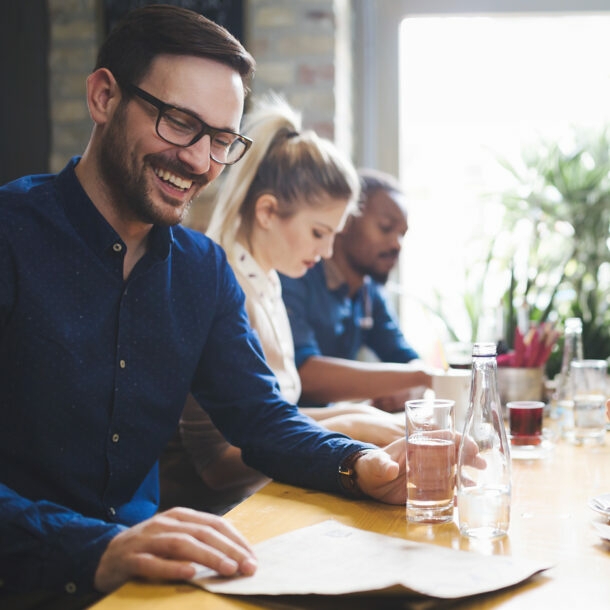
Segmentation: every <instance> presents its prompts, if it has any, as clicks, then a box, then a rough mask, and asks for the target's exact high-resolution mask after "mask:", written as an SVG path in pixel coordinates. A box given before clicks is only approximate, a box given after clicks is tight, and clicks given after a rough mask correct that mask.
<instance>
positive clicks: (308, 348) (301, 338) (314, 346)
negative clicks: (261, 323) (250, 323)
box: [281, 276, 322, 369]
mask: <svg viewBox="0 0 610 610" xmlns="http://www.w3.org/2000/svg"><path fill="white" fill-rule="evenodd" d="M281 279H282V299H283V301H284V305H285V306H286V312H287V313H288V320H289V321H290V328H291V330H292V340H293V342H294V361H295V364H296V367H297V369H298V368H299V367H300V366H301V365H302V364H303V363H304V362H305V360H307V358H310V357H311V356H321V355H322V350H321V349H320V346H319V344H318V341H317V340H316V333H315V330H314V328H313V326H312V325H311V324H310V323H309V321H308V317H307V303H308V300H309V299H308V290H307V284H306V283H305V281H304V280H303V279H293V278H289V277H287V276H281Z"/></svg>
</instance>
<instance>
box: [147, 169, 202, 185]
mask: <svg viewBox="0 0 610 610" xmlns="http://www.w3.org/2000/svg"><path fill="white" fill-rule="evenodd" d="M154 172H155V174H157V176H159V178H161V179H162V180H165V181H166V182H170V183H171V184H173V185H174V186H176V187H178V188H179V189H184V190H187V189H190V188H191V185H192V184H193V181H192V180H185V179H184V178H180V177H179V176H175V175H174V174H171V173H170V172H168V171H167V170H162V169H155V170H154Z"/></svg>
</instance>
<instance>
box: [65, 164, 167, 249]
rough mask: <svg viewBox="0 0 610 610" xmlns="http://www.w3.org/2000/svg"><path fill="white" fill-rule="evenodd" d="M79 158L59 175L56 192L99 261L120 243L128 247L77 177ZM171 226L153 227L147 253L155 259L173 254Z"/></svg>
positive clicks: (71, 221)
mask: <svg viewBox="0 0 610 610" xmlns="http://www.w3.org/2000/svg"><path fill="white" fill-rule="evenodd" d="M79 161H80V157H73V158H72V159H71V160H70V161H69V163H68V165H66V167H65V168H64V169H63V170H62V171H61V172H60V173H59V174H58V175H57V192H58V194H59V198H60V200H61V202H62V205H63V208H64V211H65V214H66V218H67V219H68V220H69V221H70V223H71V224H72V226H73V227H74V228H75V230H76V231H77V233H78V234H79V235H81V236H82V237H83V239H84V240H85V241H86V243H87V245H88V246H89V248H91V250H93V251H94V252H95V253H96V254H97V255H98V256H99V257H100V258H103V257H104V256H105V255H106V254H107V253H108V252H109V251H110V252H111V251H112V248H113V246H114V245H115V244H116V243H117V242H118V243H120V244H122V246H123V247H125V244H124V243H123V240H122V239H121V238H120V237H119V234H118V233H117V232H116V231H115V230H114V229H113V228H112V226H111V225H110V224H109V223H108V221H107V220H106V219H105V218H104V217H103V216H102V214H100V212H99V210H98V209H97V208H96V207H95V205H94V204H93V202H92V201H91V199H89V196H88V195H87V193H86V192H85V190H84V189H83V187H82V185H81V183H80V182H79V180H78V178H77V177H76V173H75V171H74V168H75V167H76V165H77V164H78V162H79ZM173 239H174V238H173V231H172V228H171V227H158V226H153V228H152V230H151V232H150V235H149V241H148V251H149V253H150V254H151V255H152V256H154V257H155V258H158V259H161V260H164V259H166V258H167V257H168V256H169V254H170V251H171V246H172V243H173Z"/></svg>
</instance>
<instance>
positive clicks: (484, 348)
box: [472, 343, 496, 356]
mask: <svg viewBox="0 0 610 610" xmlns="http://www.w3.org/2000/svg"><path fill="white" fill-rule="evenodd" d="M472 355H473V356H495V355H496V344H495V343H475V344H474V345H473V346H472Z"/></svg>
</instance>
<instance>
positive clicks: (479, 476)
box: [457, 343, 511, 538]
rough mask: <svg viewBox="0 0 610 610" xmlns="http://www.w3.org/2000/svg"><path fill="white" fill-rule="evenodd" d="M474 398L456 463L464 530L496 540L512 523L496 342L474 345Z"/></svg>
mask: <svg viewBox="0 0 610 610" xmlns="http://www.w3.org/2000/svg"><path fill="white" fill-rule="evenodd" d="M471 379H472V381H471V386H470V401H469V405H468V412H467V414H466V424H465V426H464V433H463V436H462V439H461V441H460V447H459V451H458V463H457V501H458V518H459V527H460V533H461V534H463V535H464V536H471V537H474V538H497V537H499V536H503V535H504V534H506V533H507V531H508V525H509V521H510V498H511V480H510V465H511V464H510V449H509V446H508V440H507V436H506V430H505V428H504V421H503V418H502V409H501V405H500V398H499V394H498V381H497V365H496V345H495V344H494V343H475V344H474V346H473V351H472V376H471Z"/></svg>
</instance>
